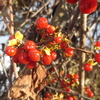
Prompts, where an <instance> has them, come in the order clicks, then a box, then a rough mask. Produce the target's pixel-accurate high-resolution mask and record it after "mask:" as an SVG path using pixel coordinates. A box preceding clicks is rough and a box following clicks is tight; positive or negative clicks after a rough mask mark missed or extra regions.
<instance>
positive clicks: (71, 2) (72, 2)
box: [66, 0, 78, 4]
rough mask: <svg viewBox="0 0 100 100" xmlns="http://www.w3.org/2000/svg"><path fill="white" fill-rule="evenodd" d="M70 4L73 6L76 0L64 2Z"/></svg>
mask: <svg viewBox="0 0 100 100" xmlns="http://www.w3.org/2000/svg"><path fill="white" fill-rule="evenodd" d="M66 1H67V2H68V3H70V4H75V3H76V2H77V1H78V0H66Z"/></svg>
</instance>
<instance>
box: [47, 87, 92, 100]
mask: <svg viewBox="0 0 100 100" xmlns="http://www.w3.org/2000/svg"><path fill="white" fill-rule="evenodd" d="M46 88H48V89H51V90H54V91H58V92H61V93H65V94H70V95H73V96H77V97H79V98H84V99H86V100H93V99H91V98H88V97H86V96H83V95H81V94H78V93H77V94H75V93H71V92H66V91H62V90H61V89H56V88H54V87H50V86H46Z"/></svg>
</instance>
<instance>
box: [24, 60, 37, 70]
mask: <svg viewBox="0 0 100 100" xmlns="http://www.w3.org/2000/svg"><path fill="white" fill-rule="evenodd" d="M26 67H27V68H28V69H32V68H35V67H36V62H33V61H31V62H29V63H28V64H27V65H26Z"/></svg>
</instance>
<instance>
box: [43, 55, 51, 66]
mask: <svg viewBox="0 0 100 100" xmlns="http://www.w3.org/2000/svg"><path fill="white" fill-rule="evenodd" d="M42 62H43V63H44V64H45V65H50V64H51V63H52V57H51V55H44V56H43V57H42Z"/></svg>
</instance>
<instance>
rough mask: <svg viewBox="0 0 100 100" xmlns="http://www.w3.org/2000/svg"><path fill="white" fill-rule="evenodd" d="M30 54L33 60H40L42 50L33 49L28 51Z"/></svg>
mask: <svg viewBox="0 0 100 100" xmlns="http://www.w3.org/2000/svg"><path fill="white" fill-rule="evenodd" d="M28 56H29V58H30V59H31V60H32V61H39V60H40V51H39V50H37V49H32V50H30V51H29V52H28Z"/></svg>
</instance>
